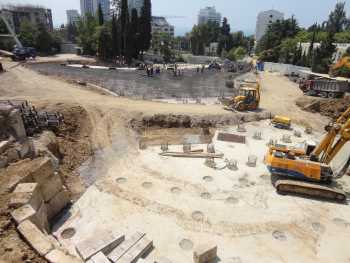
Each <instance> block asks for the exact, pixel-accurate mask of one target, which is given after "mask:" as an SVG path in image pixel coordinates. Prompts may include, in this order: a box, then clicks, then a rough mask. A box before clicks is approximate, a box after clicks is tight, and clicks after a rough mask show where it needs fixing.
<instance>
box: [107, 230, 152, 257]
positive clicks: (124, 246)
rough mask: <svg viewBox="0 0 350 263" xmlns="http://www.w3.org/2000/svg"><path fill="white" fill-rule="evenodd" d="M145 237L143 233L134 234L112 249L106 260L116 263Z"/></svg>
mask: <svg viewBox="0 0 350 263" xmlns="http://www.w3.org/2000/svg"><path fill="white" fill-rule="evenodd" d="M145 235H146V234H145V233H140V232H136V233H135V234H133V235H132V236H130V237H129V238H127V239H126V240H125V241H124V242H123V243H121V244H120V245H119V246H118V247H116V248H115V249H113V251H112V252H111V253H109V254H108V258H109V259H110V260H111V261H112V262H117V261H118V260H119V259H120V258H121V257H122V256H123V255H124V254H125V253H126V252H128V250H129V249H130V248H132V247H133V246H134V245H135V244H136V243H137V242H138V241H140V239H141V238H143V237H144V236H145Z"/></svg>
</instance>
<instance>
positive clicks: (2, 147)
mask: <svg viewBox="0 0 350 263" xmlns="http://www.w3.org/2000/svg"><path fill="white" fill-rule="evenodd" d="M10 144H11V142H10V141H1V142H0V154H1V153H3V152H5V151H6V150H7V149H8V148H9V147H10Z"/></svg>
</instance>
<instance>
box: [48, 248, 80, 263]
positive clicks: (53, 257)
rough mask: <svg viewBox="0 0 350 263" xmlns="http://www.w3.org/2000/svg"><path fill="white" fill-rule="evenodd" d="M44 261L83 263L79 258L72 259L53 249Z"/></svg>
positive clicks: (59, 250) (72, 257)
mask: <svg viewBox="0 0 350 263" xmlns="http://www.w3.org/2000/svg"><path fill="white" fill-rule="evenodd" d="M45 259H46V260H47V261H49V262H50V263H83V262H84V261H83V260H81V259H80V258H77V257H74V256H72V255H70V254H68V253H66V252H65V251H63V250H61V249H54V250H52V251H51V252H49V253H48V254H47V255H46V256H45Z"/></svg>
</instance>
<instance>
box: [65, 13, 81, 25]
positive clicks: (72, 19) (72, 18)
mask: <svg viewBox="0 0 350 263" xmlns="http://www.w3.org/2000/svg"><path fill="white" fill-rule="evenodd" d="M66 12H67V23H68V24H76V23H77V22H78V21H79V18H80V15H79V12H78V10H75V9H72V10H67V11H66Z"/></svg>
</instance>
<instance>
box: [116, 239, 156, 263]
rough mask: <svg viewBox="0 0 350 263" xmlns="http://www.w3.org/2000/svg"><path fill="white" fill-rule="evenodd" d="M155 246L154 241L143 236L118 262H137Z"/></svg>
mask: <svg viewBox="0 0 350 263" xmlns="http://www.w3.org/2000/svg"><path fill="white" fill-rule="evenodd" d="M152 248H153V241H151V240H148V239H147V238H146V237H143V238H142V239H141V240H140V241H139V242H137V243H136V244H135V245H134V246H133V247H132V248H130V249H129V250H128V251H127V252H126V253H125V254H124V255H123V256H122V257H121V258H120V259H119V260H118V261H117V262H118V263H136V262H137V261H138V260H139V259H140V258H141V257H142V256H144V255H145V254H147V253H148V252H150V250H151V249H152Z"/></svg>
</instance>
